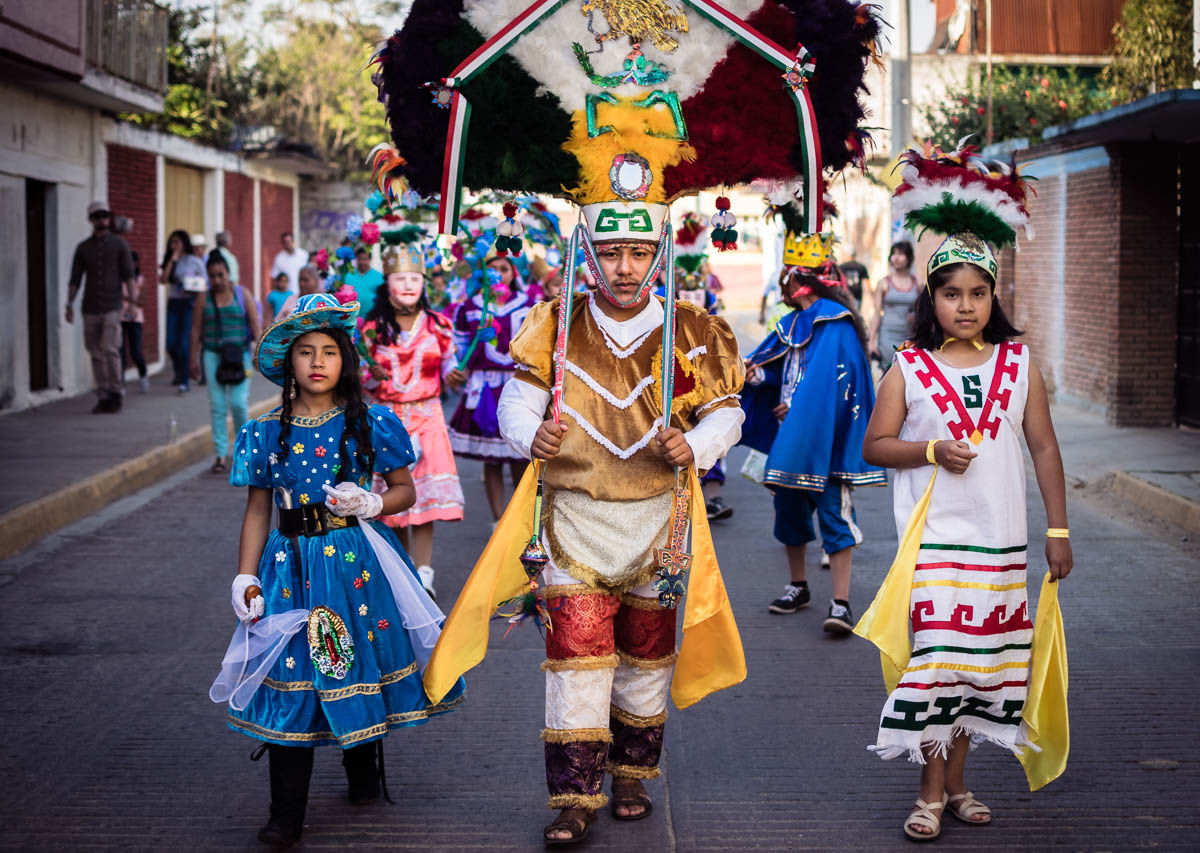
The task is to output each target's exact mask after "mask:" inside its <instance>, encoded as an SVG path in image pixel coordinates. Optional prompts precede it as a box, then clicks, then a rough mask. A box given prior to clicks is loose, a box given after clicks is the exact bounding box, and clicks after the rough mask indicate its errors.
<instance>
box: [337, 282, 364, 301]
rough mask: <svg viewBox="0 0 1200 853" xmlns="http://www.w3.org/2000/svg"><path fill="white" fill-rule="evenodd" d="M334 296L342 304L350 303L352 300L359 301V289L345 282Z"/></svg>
mask: <svg viewBox="0 0 1200 853" xmlns="http://www.w3.org/2000/svg"><path fill="white" fill-rule="evenodd" d="M333 296H334V298H335V299H336V300H337V301H338V304H340V305H348V304H349V303H351V302H357V301H358V291H356V290H355V289H354V288H353V287H351V286H350V285H348V284H343V285H342V286H341V287H339V288H338V289H337V290H335V291H334V292H333Z"/></svg>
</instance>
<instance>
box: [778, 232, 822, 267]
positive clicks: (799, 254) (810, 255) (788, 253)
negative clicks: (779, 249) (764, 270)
mask: <svg viewBox="0 0 1200 853" xmlns="http://www.w3.org/2000/svg"><path fill="white" fill-rule="evenodd" d="M832 259H833V235H832V234H829V235H827V236H822V235H820V234H807V235H805V236H803V237H797V236H796V235H795V234H794V233H793V232H791V231H789V232H788V233H787V238H786V239H785V240H784V242H783V264H784V266H788V267H809V268H813V269H815V268H817V267H823V266H825V264H826V263H828V262H829V261H830V260H832Z"/></svg>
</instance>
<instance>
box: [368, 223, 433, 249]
mask: <svg viewBox="0 0 1200 853" xmlns="http://www.w3.org/2000/svg"><path fill="white" fill-rule="evenodd" d="M424 237H425V229H424V228H422V227H421V226H420V225H411V224H410V225H401V226H400V227H399V228H393V229H391V230H388V231H380V233H379V239H380V240H382V241H383V242H384V243H387V244H388V245H389V246H399V245H401V244H405V245H407V244H408V243H416V242H419V241H420V240H422V239H424Z"/></svg>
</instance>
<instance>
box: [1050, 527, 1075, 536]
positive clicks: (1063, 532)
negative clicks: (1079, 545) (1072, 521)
mask: <svg viewBox="0 0 1200 853" xmlns="http://www.w3.org/2000/svg"><path fill="white" fill-rule="evenodd" d="M1046 538H1047V539H1070V538H1071V531H1070V530H1069V529H1067V528H1066V527H1051V528H1048V529H1047V530H1046Z"/></svg>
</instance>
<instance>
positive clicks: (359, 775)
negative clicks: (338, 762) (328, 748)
mask: <svg viewBox="0 0 1200 853" xmlns="http://www.w3.org/2000/svg"><path fill="white" fill-rule="evenodd" d="M378 749H379V744H378V742H375V743H364V744H362V745H361V746H353V747H350V748H349V749H344V750H342V766H343V767H345V768H346V781H348V782H349V783H350V802H352V803H354V805H356V806H365V805H366V804H367V803H373V802H375V801H376V800H378V799H379V767H378V765H377V764H376V761H375V756H376V751H377V750H378Z"/></svg>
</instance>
